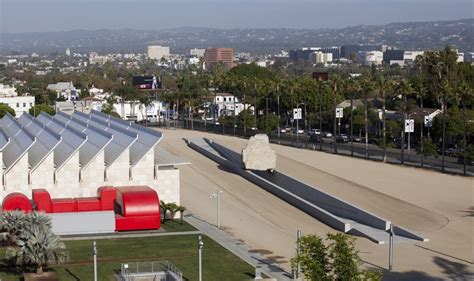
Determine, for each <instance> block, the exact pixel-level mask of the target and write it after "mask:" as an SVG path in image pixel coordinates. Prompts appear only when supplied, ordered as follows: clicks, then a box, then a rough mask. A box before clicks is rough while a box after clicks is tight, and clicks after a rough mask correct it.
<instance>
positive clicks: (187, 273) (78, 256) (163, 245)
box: [0, 235, 254, 281]
mask: <svg viewBox="0 0 474 281" xmlns="http://www.w3.org/2000/svg"><path fill="white" fill-rule="evenodd" d="M203 239H204V248H203V279H204V280H249V279H251V278H253V274H254V268H253V267H251V266H250V265H248V264H247V263H246V262H244V261H242V260H240V259H239V258H238V257H236V256H234V255H233V254H232V253H231V252H229V251H227V250H226V249H224V248H223V247H221V246H220V245H219V244H217V243H216V242H214V241H213V240H211V239H210V238H208V237H205V236H204V237H203ZM65 244H66V248H67V249H68V253H69V263H68V264H64V265H61V266H56V267H53V268H52V270H55V271H56V272H57V273H58V275H59V278H60V280H76V281H77V280H82V281H89V280H93V264H92V258H93V257H92V240H84V241H66V242H65ZM97 250H98V275H99V276H98V279H99V280H101V281H108V280H115V278H114V276H113V274H114V273H118V272H119V271H120V264H121V263H127V262H128V263H132V262H134V261H162V260H170V261H171V262H173V263H174V265H176V266H177V267H178V268H179V269H180V270H181V271H182V272H183V276H184V278H185V280H197V279H198V252H197V235H183V236H163V237H146V238H120V239H107V240H97ZM4 256H5V248H0V257H2V258H3V257H4ZM0 279H1V280H2V281H7V280H8V281H10V280H11V281H18V280H20V275H18V274H16V273H14V272H13V270H12V269H9V268H8V266H7V265H6V264H5V260H3V259H0Z"/></svg>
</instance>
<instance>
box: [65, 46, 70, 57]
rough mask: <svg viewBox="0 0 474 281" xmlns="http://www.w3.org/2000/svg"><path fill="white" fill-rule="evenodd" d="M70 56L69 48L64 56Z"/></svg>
mask: <svg viewBox="0 0 474 281" xmlns="http://www.w3.org/2000/svg"><path fill="white" fill-rule="evenodd" d="M70 55H71V50H69V48H67V49H66V56H68V57H69V56H70Z"/></svg>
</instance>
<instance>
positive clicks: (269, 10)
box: [0, 0, 474, 33]
mask: <svg viewBox="0 0 474 281" xmlns="http://www.w3.org/2000/svg"><path fill="white" fill-rule="evenodd" d="M473 2H474V0H324V1H321V0H0V32H2V33H7V32H8V33H17V32H41V31H68V30H75V29H88V30H91V29H103V28H105V29H120V28H133V29H146V30H150V29H155V30H158V29H166V28H174V27H184V26H192V27H213V28H247V27H249V28H268V27H284V28H312V29H317V28H340V27H346V26H354V25H361V24H365V25H368V24H386V23H392V22H407V21H432V20H452V19H461V18H473V15H474V9H473Z"/></svg>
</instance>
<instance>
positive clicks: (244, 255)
mask: <svg viewBox="0 0 474 281" xmlns="http://www.w3.org/2000/svg"><path fill="white" fill-rule="evenodd" d="M184 220H185V221H186V222H187V223H189V224H190V225H192V226H194V227H195V228H197V229H199V230H200V231H201V233H202V234H204V235H207V236H209V237H210V238H211V239H212V240H214V241H216V242H217V243H219V244H220V245H221V246H223V247H224V248H226V249H227V250H229V251H231V252H232V253H233V254H234V255H236V256H238V257H239V258H241V259H242V260H244V261H246V262H247V263H248V264H250V265H252V266H254V267H257V266H260V267H261V269H262V272H263V273H264V274H265V275H267V276H269V277H272V278H276V279H277V280H279V281H285V280H292V278H291V273H289V272H286V271H285V270H284V269H282V268H281V267H279V265H278V264H275V263H274V262H273V261H272V260H270V259H268V258H267V257H265V256H264V255H261V254H259V253H256V252H254V251H252V249H251V248H249V247H248V246H247V245H245V244H243V243H242V242H240V241H238V240H236V239H235V238H233V237H231V236H230V235H229V234H227V233H226V232H224V231H222V230H219V229H217V227H216V226H214V225H211V224H209V223H208V222H206V221H204V220H201V219H199V218H197V217H195V216H193V215H187V216H185V218H184ZM203 251H206V245H204V248H203Z"/></svg>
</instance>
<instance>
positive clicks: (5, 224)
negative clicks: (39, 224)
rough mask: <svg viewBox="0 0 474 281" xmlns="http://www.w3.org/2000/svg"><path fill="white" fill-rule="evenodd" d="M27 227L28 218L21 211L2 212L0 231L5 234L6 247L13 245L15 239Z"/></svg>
mask: <svg viewBox="0 0 474 281" xmlns="http://www.w3.org/2000/svg"><path fill="white" fill-rule="evenodd" d="M27 225H28V218H27V216H26V215H25V213H23V212H22V211H13V212H3V213H2V214H1V215H0V230H1V231H2V232H6V233H7V235H6V237H5V238H6V242H7V244H8V245H13V244H15V242H16V240H17V237H18V236H19V235H20V234H21V232H22V231H23V229H25V227H26V226H27Z"/></svg>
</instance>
